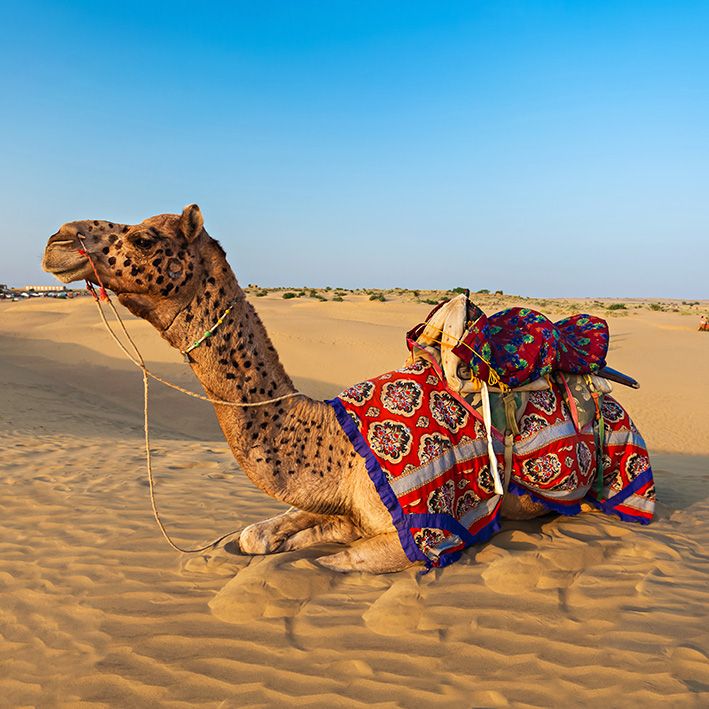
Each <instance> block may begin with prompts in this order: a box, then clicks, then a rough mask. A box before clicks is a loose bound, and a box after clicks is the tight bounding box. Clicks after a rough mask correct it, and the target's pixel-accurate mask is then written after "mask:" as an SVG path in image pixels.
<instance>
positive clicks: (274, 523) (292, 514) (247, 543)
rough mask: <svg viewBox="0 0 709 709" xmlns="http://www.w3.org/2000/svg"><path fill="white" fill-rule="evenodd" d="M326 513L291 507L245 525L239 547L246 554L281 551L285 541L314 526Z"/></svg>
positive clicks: (240, 536)
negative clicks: (321, 513)
mask: <svg viewBox="0 0 709 709" xmlns="http://www.w3.org/2000/svg"><path fill="white" fill-rule="evenodd" d="M324 519H325V516H324V515H319V514H314V513H312V512H305V511H304V510H298V509H295V508H293V509H290V510H287V511H286V512H283V513H282V514H279V515H276V516H275V517H271V518H270V519H265V520H263V521H261V522H255V523H254V524H250V525H249V526H248V527H244V529H243V530H242V532H241V534H240V535H239V548H240V549H241V551H242V552H243V553H244V554H272V553H273V552H275V551H281V549H280V547H281V545H282V544H283V542H284V541H285V540H286V539H288V538H289V537H292V536H293V535H294V534H297V533H298V532H301V531H302V530H305V529H308V528H309V527H314V526H315V525H317V524H319V523H320V522H322V521H323V520H324Z"/></svg>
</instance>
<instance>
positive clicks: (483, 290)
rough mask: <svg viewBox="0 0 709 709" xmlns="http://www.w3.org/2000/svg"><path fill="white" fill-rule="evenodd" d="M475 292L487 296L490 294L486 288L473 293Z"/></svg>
mask: <svg viewBox="0 0 709 709" xmlns="http://www.w3.org/2000/svg"><path fill="white" fill-rule="evenodd" d="M475 292H476V293H481V294H482V295H489V294H490V291H489V289H488V288H481V289H480V290H478V291H475Z"/></svg>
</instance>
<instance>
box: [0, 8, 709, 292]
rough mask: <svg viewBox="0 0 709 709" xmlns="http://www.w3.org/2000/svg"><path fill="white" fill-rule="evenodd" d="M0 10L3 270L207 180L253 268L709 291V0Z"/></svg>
mask: <svg viewBox="0 0 709 709" xmlns="http://www.w3.org/2000/svg"><path fill="white" fill-rule="evenodd" d="M0 13H1V16H0V89H1V91H0V146H1V152H0V194H1V195H2V197H1V200H2V202H1V204H2V211H3V219H2V226H0V246H1V247H2V255H1V256H0V282H7V283H11V284H14V285H24V284H26V283H50V282H53V281H52V279H51V277H49V276H46V275H44V274H42V273H41V270H40V267H39V261H40V258H41V253H42V249H43V246H44V243H45V241H46V239H47V237H48V236H49V235H50V234H52V233H54V232H55V231H56V229H57V228H58V226H59V225H60V224H61V223H63V222H66V221H72V220H74V219H85V218H105V219H109V220H115V221H120V222H130V223H134V222H137V221H140V220H142V219H143V218H145V217H147V216H150V215H152V214H156V213H160V212H176V211H180V209H181V208H182V207H183V206H184V205H185V204H187V203H189V202H197V203H199V204H200V206H201V207H202V211H203V212H204V216H205V221H206V226H207V229H208V231H209V232H210V234H212V236H214V237H216V238H218V239H220V240H221V242H222V244H223V245H224V246H225V248H226V250H227V253H228V256H229V259H230V262H231V264H232V266H233V267H234V269H235V270H236V272H237V275H238V276H239V277H240V280H241V281H242V283H259V284H261V285H267V286H273V285H313V286H325V285H331V286H342V287H359V286H368V287H394V286H401V287H409V288H427V287H433V288H448V287H454V286H468V287H471V288H473V289H476V290H477V289H479V288H490V289H498V288H502V289H504V290H505V291H506V292H513V293H521V294H524V295H545V296H554V295H572V296H584V295H612V296H626V297H630V296H658V297H660V296H677V297H694V298H700V297H703V298H707V297H709V277H708V274H709V246H708V243H709V41H708V39H707V38H708V37H709V3H707V2H702V1H700V2H682V1H681V0H678V1H677V2H666V1H663V2H652V1H651V0H648V1H647V2H634V1H632V0H626V1H625V2H622V1H620V0H618V1H616V2H604V1H603V0H593V1H590V2H580V1H579V2H572V1H570V0H569V1H567V2H551V1H549V2H534V1H533V0H528V1H525V0H519V1H517V2H504V1H499V2H497V1H492V0H490V1H489V2H416V1H415V0H414V1H412V0H407V1H406V2H387V0H376V1H374V2H367V1H361V0H360V1H354V0H353V1H351V2H338V1H337V0H331V1H329V2H327V1H322V2H309V1H306V0H298V1H297V2H290V1H286V0H282V1H280V2H267V1H264V0H260V1H259V2H248V3H246V2H223V3H220V2H211V3H196V2H180V1H178V0H171V1H170V2H165V3H160V2H149V1H140V2H134V1H133V0H121V2H110V1H105V0H103V1H102V2H93V1H92V2H60V1H56V2H35V1H32V0H25V1H23V2H12V3H11V2H5V3H2V4H1V5H0Z"/></svg>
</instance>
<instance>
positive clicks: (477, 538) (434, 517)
mask: <svg viewBox="0 0 709 709" xmlns="http://www.w3.org/2000/svg"><path fill="white" fill-rule="evenodd" d="M406 519H407V520H408V522H409V526H410V527H433V528H434V529H444V530H445V531H446V532H452V533H453V534H457V535H458V536H459V537H460V538H461V539H462V540H463V541H464V542H465V543H466V545H467V546H472V545H473V544H481V543H482V542H486V541H487V540H488V539H490V537H492V535H493V534H496V533H497V532H499V531H500V508H499V507H498V509H497V511H496V512H495V514H494V515H493V517H492V519H491V520H490V522H488V523H487V524H486V525H485V526H484V527H482V528H481V529H479V530H478V531H477V533H476V534H471V533H470V532H469V531H468V530H467V529H466V528H465V527H464V526H463V525H462V524H461V523H460V522H459V521H458V520H457V519H456V518H455V517H453V516H451V515H447V514H410V515H406Z"/></svg>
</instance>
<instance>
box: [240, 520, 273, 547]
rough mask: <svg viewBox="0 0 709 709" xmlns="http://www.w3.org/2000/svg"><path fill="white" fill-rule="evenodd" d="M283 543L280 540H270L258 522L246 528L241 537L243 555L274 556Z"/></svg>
mask: <svg viewBox="0 0 709 709" xmlns="http://www.w3.org/2000/svg"><path fill="white" fill-rule="evenodd" d="M282 543H283V540H282V539H280V538H277V537H276V538H273V537H272V538H269V537H268V536H267V535H266V533H265V531H264V530H263V528H262V527H261V526H260V525H259V523H258V522H257V523H255V524H250V525H249V526H248V527H244V529H243V530H242V532H241V534H240V535H239V548H240V549H241V551H242V553H243V554H272V553H273V552H274V551H277V550H278V547H280V546H281V544H282Z"/></svg>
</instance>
